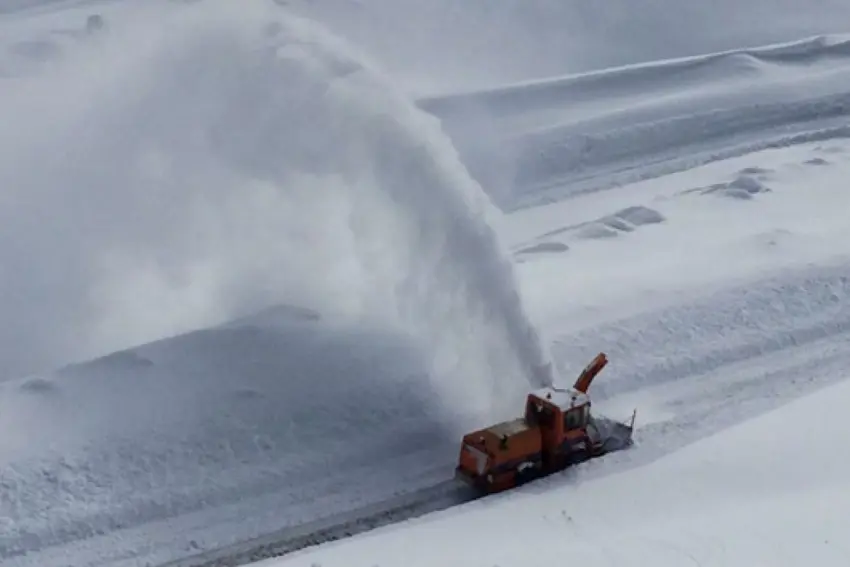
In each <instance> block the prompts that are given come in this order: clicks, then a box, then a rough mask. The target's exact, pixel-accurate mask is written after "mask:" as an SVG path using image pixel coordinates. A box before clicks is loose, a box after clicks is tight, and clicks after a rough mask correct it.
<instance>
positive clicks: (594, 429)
mask: <svg viewBox="0 0 850 567" xmlns="http://www.w3.org/2000/svg"><path fill="white" fill-rule="evenodd" d="M606 364H608V359H607V357H606V356H605V353H599V354H598V355H597V356H596V357H595V358H594V359H593V360H592V361H591V362H590V364H588V365H587V367H586V368H585V369H584V371H582V373H581V374H580V375H579V377H578V379H577V380H576V382H575V385H573V387H572V388H568V389H559V388H554V387H547V388H542V389H539V390H536V391H533V392H531V393H530V394H528V398H527V400H526V404H525V416H524V417H522V418H518V419H514V420H511V421H505V422H503V423H498V424H496V425H492V426H490V427H487V428H485V429H480V430H478V431H473V432H472V433H468V434H466V435H465V436H464V437H463V440H462V442H461V449H460V458H459V462H458V466H457V467H456V469H455V477H456V478H459V479H461V480H463V481H464V482H466V483H467V484H470V485H472V486H473V487H475V488H476V489H478V490H480V491H483V492H485V493H495V492H501V491H503V490H507V489H510V488H514V487H515V486H519V485H521V484H524V483H526V482H529V481H531V480H534V479H536V478H540V477H543V476H546V475H549V474H551V473H553V472H556V471H560V470H563V469H565V468H567V467H568V466H571V465H573V464H577V463H580V462H582V461H586V460H588V459H591V458H594V457H598V456H600V455H604V454H605V453H610V452H612V451H617V450H620V449H624V448H626V447H628V446H630V445H631V444H632V432H633V431H634V423H635V417H636V412H635V413H633V414H632V418H631V422H630V423H621V422H618V421H614V420H610V419H608V418H604V417H596V416H592V415H591V413H590V405H591V404H590V396H589V395H588V393H587V390H588V388H589V387H590V383H591V382H592V381H593V379H594V378H595V377H596V375H597V374H599V372H600V371H602V369H603V368H604V367H605V365H606Z"/></svg>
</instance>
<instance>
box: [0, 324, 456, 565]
mask: <svg viewBox="0 0 850 567" xmlns="http://www.w3.org/2000/svg"><path fill="white" fill-rule="evenodd" d="M426 373H427V365H425V364H424V361H423V360H421V358H419V355H418V354H417V351H416V349H415V348H413V347H412V345H411V344H410V343H405V341H403V340H400V339H399V338H398V337H397V336H393V335H386V334H381V333H377V332H375V333H366V332H364V330H363V329H362V328H359V327H358V328H352V329H349V330H343V329H339V328H336V329H329V328H324V327H320V326H317V325H316V324H315V323H314V322H312V321H301V322H299V323H290V324H289V326H288V327H287V328H286V329H284V328H282V327H277V328H274V329H268V328H264V329H259V328H247V327H241V326H240V327H238V328H227V329H215V330H208V331H198V332H195V333H191V334H188V335H184V336H180V337H176V338H172V339H169V340H167V341H161V342H157V343H152V344H149V345H145V346H141V347H137V348H135V349H133V350H132V351H124V352H120V353H116V354H114V355H110V356H107V357H104V358H101V359H98V360H94V361H92V362H90V363H85V364H78V365H74V366H71V367H68V368H65V369H63V370H61V371H59V372H58V373H56V374H53V375H49V376H44V377H37V378H28V379H24V380H19V381H11V382H7V383H5V384H4V387H3V388H2V389H0V430H2V431H3V433H2V434H0V463H1V464H2V466H3V469H4V471H6V472H5V474H4V475H3V479H2V481H0V484H2V487H3V491H2V493H3V496H2V498H0V516H2V517H3V518H6V522H8V529H5V530H4V534H5V536H4V538H3V540H2V544H0V557H2V558H4V559H6V560H9V559H12V558H14V557H16V556H19V555H20V554H23V553H25V552H35V551H38V550H44V549H46V548H49V547H50V546H55V545H58V544H62V543H68V542H72V541H75V540H79V539H84V538H87V537H91V536H94V535H97V534H104V533H109V532H112V531H114V530H118V529H126V528H131V527H134V526H138V525H141V524H143V523H148V522H154V521H156V520H163V519H166V518H172V517H175V516H178V515H184V514H187V513H190V512H193V511H196V510H201V509H209V508H211V507H215V506H225V505H229V504H234V503H238V502H240V501H242V500H244V499H247V498H251V497H255V496H262V495H266V496H267V497H271V496H276V497H277V498H278V499H279V500H280V501H281V504H284V503H285V506H286V507H284V508H281V509H280V510H279V512H280V514H279V516H280V518H279V520H278V521H279V522H281V523H282V524H285V523H295V522H300V521H304V520H306V519H307V518H309V517H311V515H317V514H321V510H320V509H317V508H316V507H315V506H311V505H310V504H311V500H312V499H318V498H320V497H321V499H322V500H324V501H325V505H328V504H329V503H328V502H327V501H328V500H334V501H335V502H334V505H335V506H336V507H338V508H339V509H345V508H346V507H347V506H351V505H354V503H362V502H364V501H366V502H368V501H370V499H381V498H386V497H387V496H388V495H390V494H391V493H392V492H391V491H392V490H393V489H392V488H390V487H397V486H399V479H404V478H406V477H407V479H408V480H407V484H408V486H409V487H410V488H409V489H410V490H414V489H415V488H416V487H417V486H419V485H420V484H421V483H422V482H423V481H422V480H421V479H420V478H418V475H421V474H422V470H421V467H416V469H413V470H411V469H408V468H405V467H406V465H404V457H406V456H410V455H419V457H418V458H419V459H420V460H419V463H420V464H421V463H422V462H423V460H427V459H428V458H429V457H428V455H429V454H432V453H435V452H436V453H440V452H442V451H444V450H445V447H446V446H448V445H450V446H452V447H453V446H454V435H455V433H456V432H454V431H453V430H451V429H450V428H446V427H445V426H444V423H445V422H444V419H445V416H444V415H443V413H442V409H441V407H442V402H441V401H440V398H439V395H438V392H435V391H434V390H433V389H432V388H430V387H429V385H428V384H429V383H428V380H427V377H426ZM388 424H391V426H390V427H388V426H387V425H388ZM375 459H381V460H382V461H383V462H384V471H385V472H383V473H382V472H381V471H380V470H377V469H375V470H372V474H371V475H355V476H356V478H353V477H352V476H351V471H354V470H356V469H357V468H359V467H366V468H371V463H372V462H373V461H374V460H375ZM393 463H396V464H395V465H394V464H393ZM407 466H409V465H407ZM318 469H321V470H323V471H324V472H323V473H322V474H321V475H316V474H315V471H316V470H318ZM370 477H371V478H370ZM342 480H344V481H345V483H346V484H347V485H348V488H347V489H346V490H345V491H341V492H338V493H337V490H338V489H336V488H333V487H334V486H335V485H336V484H337V483H339V482H340V481H342ZM389 480H391V481H392V482H387V481H389ZM361 481H362V482H361ZM380 482H384V483H385V485H384V487H383V488H382V487H381V486H380V484H379V483H380ZM293 486H297V487H298V490H297V491H293V490H292V487H293ZM358 489H359V491H360V494H357V491H358ZM331 494H335V496H331Z"/></svg>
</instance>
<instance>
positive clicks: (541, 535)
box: [257, 381, 850, 567]
mask: <svg viewBox="0 0 850 567" xmlns="http://www.w3.org/2000/svg"><path fill="white" fill-rule="evenodd" d="M848 404H850V382H848V381H844V382H842V383H840V384H838V385H836V386H832V387H830V388H828V389H826V390H823V391H820V392H818V393H815V394H812V395H810V396H807V397H805V398H802V399H800V400H797V401H795V402H793V403H791V404H789V405H787V406H785V407H783V408H781V409H779V410H776V411H774V412H772V413H769V414H766V415H763V416H762V417H759V418H757V419H754V420H752V421H748V422H745V423H743V424H741V425H739V426H737V427H734V428H732V429H728V430H726V431H723V432H721V433H719V434H717V435H715V436H713V437H711V438H708V439H705V440H703V441H701V442H699V443H696V444H694V445H692V446H690V447H687V448H685V449H683V450H681V451H679V452H677V453H674V454H671V455H669V456H668V457H666V458H664V459H662V460H660V461H658V462H656V463H654V464H652V465H649V466H646V467H643V468H639V469H634V470H632V471H630V472H628V473H624V474H618V475H612V476H609V477H606V478H604V479H600V480H586V481H585V482H580V483H575V482H573V481H571V476H572V475H571V474H570V473H566V474H564V475H561V476H560V477H555V478H550V479H544V480H543V481H541V482H540V483H537V484H532V485H529V486H527V487H525V488H523V489H521V490H519V491H517V492H516V493H513V494H509V495H506V496H496V497H492V498H488V499H485V500H483V501H479V502H475V503H473V504H469V505H466V506H464V507H462V508H456V509H454V510H452V511H447V512H443V513H438V514H434V515H432V516H429V517H426V518H423V519H421V520H415V521H411V522H409V523H408V524H405V525H399V526H397V527H393V528H388V529H382V530H379V531H375V532H372V533H371V534H369V535H365V536H361V537H356V538H353V539H350V540H348V541H345V542H341V543H338V544H331V545H326V546H325V547H324V548H317V549H314V550H309V551H305V552H303V553H300V554H297V555H293V556H290V557H289V558H284V559H282V560H276V561H268V562H263V563H258V564H257V566H258V567H259V566H263V567H271V566H272V565H274V566H275V567H286V566H290V565H291V566H307V565H321V566H322V567H336V566H346V567H356V566H360V565H362V566H364V567H365V566H373V565H380V566H384V565H386V566H390V565H402V564H403V565H407V566H410V567H415V566H418V565H422V566H423V567H425V566H427V567H433V566H434V565H469V566H480V567H492V566H493V565H499V566H500V567H512V566H516V567H533V566H537V565H540V566H543V565H552V564H555V563H558V562H563V560H564V558H568V559H569V561H570V562H577V563H580V564H582V565H588V566H589V565H619V564H623V565H626V564H632V563H641V564H643V563H647V564H652V565H658V566H666V565H670V566H680V565H690V564H693V565H703V566H706V565H717V566H733V565H735V566H737V565H740V566H745V565H762V564H764V565H775V566H782V565H789V566H790V565H804V564H817V565H820V566H829V565H836V566H838V565H842V566H843V565H846V564H847V561H848V555H847V548H846V545H845V539H846V537H845V536H846V518H847V512H846V511H847V509H848V506H850V480H848V479H850V458H848V456H847V454H846V453H844V451H843V450H841V449H840V448H841V447H844V446H846V445H847V444H848V443H850V428H848V427H847V422H846V420H847V418H846V408H847V405H848ZM632 450H633V451H640V447H639V446H637V447H635V448H634V449H632Z"/></svg>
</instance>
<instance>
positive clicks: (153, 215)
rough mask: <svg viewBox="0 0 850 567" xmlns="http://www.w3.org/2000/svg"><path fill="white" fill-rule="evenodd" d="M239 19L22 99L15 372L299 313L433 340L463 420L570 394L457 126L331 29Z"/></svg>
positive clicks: (224, 19)
mask: <svg viewBox="0 0 850 567" xmlns="http://www.w3.org/2000/svg"><path fill="white" fill-rule="evenodd" d="M238 4H239V6H238V7H237V6H234V3H232V2H222V3H216V2H206V3H203V4H201V5H199V7H195V6H189V7H182V8H181V9H179V10H177V15H173V14H172V15H171V16H170V18H163V17H162V15H160V16H159V18H158V19H157V20H155V21H150V22H148V24H147V25H146V24H145V23H144V22H145V20H144V18H141V17H137V18H136V19H135V22H134V23H133V25H132V27H128V28H127V29H121V27H120V26H119V24H118V23H112V24H111V26H110V27H111V35H110V36H108V37H105V38H101V39H100V41H102V42H103V44H102V45H99V46H97V47H98V49H97V52H95V51H94V50H91V51H88V52H85V53H80V54H75V56H73V57H70V56H69V58H68V62H67V64H66V66H65V68H64V69H61V70H59V71H55V72H54V73H53V74H51V75H45V76H43V77H40V78H38V79H29V80H28V81H29V82H28V83H27V86H26V87H22V88H25V89H26V91H27V92H26V93H22V92H20V91H16V90H15V88H9V89H5V88H4V89H3V91H4V92H3V94H2V95H0V98H2V99H7V100H2V101H0V102H3V104H2V106H0V113H3V114H4V116H2V117H0V121H1V122H3V123H4V124H5V125H7V126H9V127H4V128H3V130H2V132H3V133H2V134H0V156H2V157H0V186H2V188H3V194H2V197H3V199H2V200H0V221H2V224H0V227H2V228H0V236H2V238H0V242H2V244H0V266H2V270H3V274H2V275H3V278H2V279H0V310H2V312H3V314H4V319H5V321H4V325H3V328H4V329H14V330H15V332H14V333H11V332H10V333H6V334H4V335H3V336H2V337H0V338H2V340H0V344H3V345H4V347H3V350H2V352H0V356H2V359H0V362H2V366H3V370H7V371H8V370H10V369H12V370H16V369H18V370H19V369H26V368H27V367H28V366H32V365H33V364H34V362H35V361H46V362H50V363H57V362H63V361H64V359H67V358H70V357H79V356H83V355H86V356H89V355H93V354H100V353H103V352H107V351H109V350H110V349H115V348H121V347H124V346H129V345H132V344H135V343H137V342H140V341H144V340H150V339H154V338H158V337H161V336H163V335H165V334H168V333H175V332H180V331H184V330H188V329H190V328H193V327H197V326H200V325H207V324H211V323H215V322H218V321H221V320H223V319H227V318H230V317H234V316H238V315H241V314H244V313H245V312H247V311H250V310H254V309H261V308H263V307H265V306H267V305H271V304H274V303H278V302H297V303H301V304H306V305H310V306H312V307H317V308H319V309H320V310H321V311H323V312H324V313H326V314H327V313H332V314H333V313H336V314H343V315H348V316H352V315H353V316H356V317H361V318H363V320H364V321H369V322H378V323H380V324H383V325H386V324H392V325H395V326H397V327H399V328H401V329H403V330H404V331H406V332H408V333H410V334H411V335H413V336H414V337H416V338H417V339H418V341H419V342H420V343H421V344H422V346H423V348H425V349H426V352H428V353H429V355H430V357H431V358H432V360H433V364H434V368H433V376H434V380H435V382H436V384H437V386H439V387H441V388H444V394H445V395H446V397H447V398H448V399H450V400H454V401H455V402H456V404H457V406H455V408H454V409H456V410H458V411H462V412H470V411H475V410H476V409H478V410H481V411H483V412H496V411H499V407H498V406H499V404H500V403H503V402H504V403H507V404H510V406H513V405H515V403H516V399H515V397H514V396H515V395H517V392H524V391H525V390H526V389H527V388H528V386H529V383H531V384H533V385H539V384H544V383H546V382H548V381H550V376H549V372H550V370H549V368H550V367H549V366H547V364H548V357H547V355H546V353H545V352H544V350H543V349H542V348H541V344H540V340H539V338H538V336H537V334H536V333H535V331H534V330H533V328H532V327H531V325H530V324H529V322H528V320H527V319H526V316H525V314H524V312H523V306H522V302H521V300H520V297H519V294H518V293H517V289H516V286H515V283H514V278H513V274H512V267H511V264H510V262H509V260H508V259H507V257H506V256H505V255H504V254H503V253H502V249H501V246H500V243H499V241H498V239H497V237H496V235H495V233H494V232H493V230H492V229H491V227H490V224H489V222H488V221H489V219H490V218H491V216H492V215H494V214H495V213H496V212H495V211H494V207H493V206H492V205H491V203H489V201H488V200H487V198H486V196H485V194H484V193H483V191H482V190H481V188H480V187H479V186H477V185H476V183H475V182H474V181H473V179H471V177H470V176H469V175H468V173H467V172H466V171H465V169H464V167H463V165H462V164H461V163H460V161H459V159H458V157H457V155H456V154H455V152H454V150H453V148H452V145H451V143H450V142H449V141H448V139H447V138H446V137H445V136H444V135H443V134H442V132H441V130H440V128H439V124H438V123H437V122H436V121H435V120H434V119H433V118H432V117H430V116H428V115H427V114H424V113H422V112H421V111H419V110H418V109H416V108H415V106H414V105H413V104H412V103H411V102H410V101H409V100H408V99H407V98H406V97H404V96H402V95H401V94H400V93H397V92H394V90H393V88H392V85H391V84H390V83H389V82H388V81H387V80H386V79H384V78H382V77H381V76H380V75H379V74H378V73H377V72H375V71H374V70H373V69H371V68H369V67H368V66H367V65H365V64H364V63H363V60H361V59H359V58H358V59H354V58H352V57H350V56H348V55H346V54H348V53H351V52H352V50H351V48H350V47H348V46H344V45H342V44H341V43H340V42H338V41H336V40H335V39H334V38H332V37H330V36H329V35H328V34H326V33H324V32H323V31H322V30H320V29H318V28H317V27H316V26H315V25H313V24H311V23H309V22H307V21H304V20H299V19H296V18H294V17H290V16H287V15H285V13H283V12H282V10H280V9H274V8H269V9H270V10H271V11H268V9H267V8H264V7H263V6H261V5H256V4H250V5H249V4H246V3H238ZM270 18H272V19H270ZM274 18H276V20H275V19H274ZM270 22H271V23H270ZM57 91H61V92H62V93H63V96H62V98H61V99H60V98H56V97H54V96H53V94H54V93H55V92H57ZM16 94H18V95H24V94H25V95H26V96H15V95H16ZM48 102H49V106H47V103H48ZM14 125H17V127H14ZM22 133H23V134H22ZM539 369H543V370H542V371H540V370H539ZM512 409H513V408H512Z"/></svg>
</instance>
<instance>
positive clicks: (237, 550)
mask: <svg viewBox="0 0 850 567" xmlns="http://www.w3.org/2000/svg"><path fill="white" fill-rule="evenodd" d="M477 498H479V496H478V495H477V494H476V493H475V492H474V491H473V490H471V489H469V488H467V487H466V486H463V485H461V484H459V483H457V482H455V481H446V482H444V483H440V484H438V485H435V486H433V487H430V488H425V489H422V490H418V491H415V492H412V493H410V494H408V495H405V496H402V497H400V498H397V499H393V500H392V501H390V502H382V503H379V504H373V505H371V506H365V507H363V508H359V509H357V510H354V511H352V512H348V513H346V514H337V515H333V516H330V517H326V518H323V519H320V520H316V521H313V522H308V523H306V524H301V525H298V526H293V527H289V528H284V529H282V530H279V531H276V532H273V533H270V534H268V535H265V536H261V537H258V538H255V539H251V540H248V541H245V542H242V543H239V544H237V545H229V546H225V547H222V548H220V549H215V550H211V551H206V552H203V553H200V554H197V555H193V556H190V557H185V558H182V559H179V560H176V561H170V562H168V563H163V564H160V565H159V566H158V567H235V566H237V565H244V564H247V563H252V562H256V561H261V560H263V559H269V558H272V557H280V556H282V555H287V554H289V553H293V552H295V551H299V550H301V549H305V548H307V547H312V546H316V545H320V544H323V543H327V542H330V541H335V540H339V539H343V538H347V537H350V536H353V535H356V534H360V533H364V532H367V531H370V530H373V529H375V528H379V527H382V526H387V525H390V524H393V523H396V522H399V521H402V520H409V519H412V518H416V517H419V516H423V515H425V514H429V513H431V512H438V511H440V510H445V509H447V508H451V507H452V506H457V505H459V504H464V503H466V502H471V501H472V500H475V499H477Z"/></svg>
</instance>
